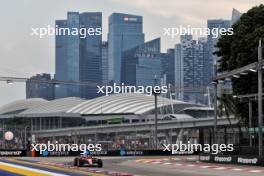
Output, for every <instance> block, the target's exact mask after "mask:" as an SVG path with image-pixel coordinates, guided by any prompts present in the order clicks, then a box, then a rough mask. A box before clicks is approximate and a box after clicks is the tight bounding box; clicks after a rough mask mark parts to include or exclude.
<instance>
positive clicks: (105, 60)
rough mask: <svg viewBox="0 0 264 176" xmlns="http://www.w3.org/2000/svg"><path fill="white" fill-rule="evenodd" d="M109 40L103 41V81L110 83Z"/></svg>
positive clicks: (105, 83)
mask: <svg viewBox="0 0 264 176" xmlns="http://www.w3.org/2000/svg"><path fill="white" fill-rule="evenodd" d="M108 75H109V62H108V42H106V41H104V42H102V83H103V84H104V85H107V84H109V77H108Z"/></svg>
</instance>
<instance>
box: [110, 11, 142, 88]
mask: <svg viewBox="0 0 264 176" xmlns="http://www.w3.org/2000/svg"><path fill="white" fill-rule="evenodd" d="M142 24H143V19H142V16H136V15H129V14H122V13H113V14H111V15H110V17H109V33H108V46H109V50H108V53H109V55H108V57H109V70H110V74H109V78H110V80H113V81H114V82H115V83H117V84H119V83H120V80H121V63H122V52H123V51H125V50H128V49H131V48H133V47H136V46H138V45H140V44H143V43H144V33H143V26H142Z"/></svg>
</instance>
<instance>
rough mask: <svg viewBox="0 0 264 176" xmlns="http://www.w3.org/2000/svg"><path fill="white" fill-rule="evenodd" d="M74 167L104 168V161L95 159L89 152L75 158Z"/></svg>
mask: <svg viewBox="0 0 264 176" xmlns="http://www.w3.org/2000/svg"><path fill="white" fill-rule="evenodd" d="M74 166H78V167H81V166H97V167H103V161H102V160H101V159H99V158H93V157H92V156H91V155H90V152H87V153H85V154H83V155H81V156H79V157H76V158H74Z"/></svg>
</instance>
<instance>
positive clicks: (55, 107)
mask: <svg viewBox="0 0 264 176" xmlns="http://www.w3.org/2000/svg"><path fill="white" fill-rule="evenodd" d="M85 101H86V100H83V99H80V98H77V97H68V98H60V99H57V100H53V101H48V102H47V103H44V104H42V105H41V106H35V107H32V108H29V109H27V110H25V111H23V112H22V113H21V114H48V113H49V114H50V113H63V112H66V111H67V110H69V109H70V108H72V107H74V106H76V105H78V104H80V103H82V102H85Z"/></svg>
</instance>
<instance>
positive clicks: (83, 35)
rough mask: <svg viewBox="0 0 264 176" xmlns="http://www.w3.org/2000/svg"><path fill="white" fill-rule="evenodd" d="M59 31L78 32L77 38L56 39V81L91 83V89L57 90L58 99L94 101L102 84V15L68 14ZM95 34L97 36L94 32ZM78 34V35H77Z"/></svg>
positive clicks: (59, 23) (67, 87) (58, 23)
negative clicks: (97, 85)
mask: <svg viewBox="0 0 264 176" xmlns="http://www.w3.org/2000/svg"><path fill="white" fill-rule="evenodd" d="M56 26H57V28H59V29H62V28H63V29H65V30H75V31H76V29H77V31H78V32H77V35H76V34H74V35H73V34H72V33H70V34H69V33H68V34H66V35H56V73H55V79H56V80H61V81H76V82H78V81H82V82H89V83H90V84H87V85H81V86H78V85H64V84H59V85H56V86H55V97H56V98H63V97H70V96H76V97H82V98H93V97H95V96H96V95H97V94H96V84H100V83H101V80H102V78H101V77H102V73H101V72H102V70H101V43H102V35H101V34H99V35H97V34H96V33H97V32H98V31H97V29H99V30H101V29H102V13H101V12H89V13H81V14H79V13H78V12H68V14H67V19H66V20H57V21H56ZM91 31H94V32H91ZM75 33H76V32H75Z"/></svg>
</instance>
